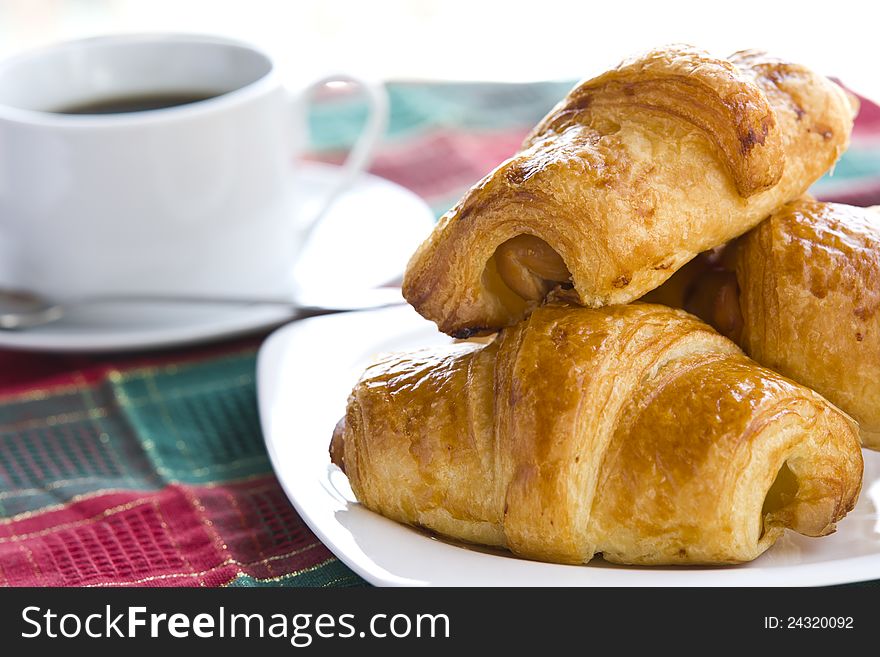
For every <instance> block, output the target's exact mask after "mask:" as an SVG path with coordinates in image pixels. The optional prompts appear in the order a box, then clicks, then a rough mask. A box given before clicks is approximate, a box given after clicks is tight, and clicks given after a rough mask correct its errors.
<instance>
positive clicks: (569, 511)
mask: <svg viewBox="0 0 880 657" xmlns="http://www.w3.org/2000/svg"><path fill="white" fill-rule="evenodd" d="M331 456H332V459H333V461H334V462H335V463H336V464H337V465H340V466H342V467H343V468H344V470H345V472H346V474H347V475H348V478H349V480H350V482H351V486H352V489H353V490H354V492H355V494H356V496H357V498H358V500H360V502H362V503H363V504H364V505H365V506H367V507H368V508H370V509H372V510H374V511H377V512H379V513H381V514H383V515H385V516H387V517H389V518H392V519H394V520H397V521H400V522H403V523H409V524H413V525H418V526H422V527H426V528H429V529H431V530H433V531H436V532H438V533H440V534H443V535H446V536H450V537H454V538H458V539H463V540H465V541H470V542H473V543H480V544H485V545H491V546H502V547H507V548H509V549H510V550H512V551H513V552H515V553H516V554H519V555H523V556H525V557H530V558H534V559H541V560H547V561H557V562H565V563H583V562H586V561H589V560H590V559H591V558H592V557H593V555H594V554H597V553H602V554H603V555H604V557H605V559H607V560H609V561H613V562H618V563H630V564H685V563H730V562H740V561H746V560H750V559H754V558H755V557H757V556H758V555H759V554H761V553H762V552H763V551H764V550H766V549H767V548H768V547H769V546H770V545H772V544H773V542H774V541H775V540H776V539H777V538H778V537H779V536H780V535H781V534H782V532H783V529H784V528H786V527H788V528H791V529H794V530H795V531H798V532H800V533H802V534H806V535H808V536H821V535H824V534H827V533H830V532H831V531H833V530H834V523H835V522H837V521H838V520H839V519H841V518H842V517H843V516H844V515H845V514H846V513H847V512H848V511H849V510H851V509H852V507H853V505H854V503H855V500H856V497H857V495H858V492H859V488H860V485H861V476H862V456H861V451H860V449H859V441H858V433H857V428H856V426H855V423H854V422H853V421H852V420H851V419H850V418H849V417H847V416H846V415H845V414H843V413H842V412H840V411H838V410H837V409H836V408H835V407H834V406H832V405H831V404H830V403H829V402H827V401H825V400H824V399H823V398H821V397H820V396H819V395H817V394H816V393H814V392H812V391H811V390H808V389H806V388H803V387H801V386H799V385H797V384H795V383H792V382H791V381H789V380H787V379H785V378H783V377H782V376H780V375H778V374H776V373H774V372H771V371H770V370H767V369H764V368H762V367H760V366H758V365H756V364H754V363H753V362H752V361H750V360H749V359H748V358H746V357H745V356H744V355H743V354H742V352H740V350H739V349H738V348H737V347H736V346H735V345H734V344H733V343H732V342H730V341H729V340H727V339H726V338H724V337H722V336H720V335H719V334H717V333H716V332H715V331H713V330H712V329H711V328H710V327H708V326H706V325H705V324H703V323H702V322H700V321H698V320H697V319H696V318H694V317H693V316H691V315H688V314H687V313H685V312H682V311H680V310H673V309H670V308H666V307H663V306H656V305H648V304H632V305H628V306H610V307H607V308H602V309H587V308H567V307H564V306H556V305H547V306H543V307H541V308H539V309H537V310H536V311H535V312H534V313H533V314H532V315H531V317H530V318H529V319H527V320H525V321H523V322H522V323H520V324H517V325H515V326H513V327H510V328H507V329H505V330H504V331H502V332H501V333H500V334H499V336H498V338H497V339H496V340H495V341H493V342H492V343H491V344H487V345H480V344H468V343H463V344H455V345H449V346H447V347H444V348H434V349H424V350H420V351H411V352H407V353H401V354H396V355H391V356H387V357H385V358H383V359H382V360H380V361H379V362H377V363H376V364H374V365H372V366H371V367H370V368H369V369H368V370H367V371H366V373H365V374H364V375H363V377H362V378H361V380H360V382H359V383H358V384H357V385H356V387H355V388H354V390H353V391H352V394H351V396H350V398H349V402H348V408H347V411H346V415H345V418H344V420H343V421H341V422H340V423H339V425H338V426H337V429H336V431H335V432H334V437H333V441H332V445H331Z"/></svg>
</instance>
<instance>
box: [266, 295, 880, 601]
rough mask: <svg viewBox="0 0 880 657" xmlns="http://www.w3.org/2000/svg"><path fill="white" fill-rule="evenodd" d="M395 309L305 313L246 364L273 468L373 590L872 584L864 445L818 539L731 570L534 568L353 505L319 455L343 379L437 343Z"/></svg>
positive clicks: (869, 474)
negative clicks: (252, 373)
mask: <svg viewBox="0 0 880 657" xmlns="http://www.w3.org/2000/svg"><path fill="white" fill-rule="evenodd" d="M448 342H449V338H448V337H446V336H445V335H441V334H440V333H439V332H438V331H437V329H436V327H435V326H434V324H432V323H431V322H428V321H426V320H424V319H422V318H421V317H419V316H418V315H417V314H416V312H415V311H414V310H413V309H412V308H410V307H408V306H406V307H398V308H388V309H383V310H375V311H369V312H359V313H346V314H343V315H332V316H328V317H316V318H312V319H306V320H303V321H301V322H296V323H294V324H291V325H290V326H285V327H284V328H282V329H280V330H278V331H276V332H275V333H274V334H272V336H270V337H269V339H268V340H266V342H265V343H264V344H263V347H262V348H261V350H260V355H259V359H258V361H257V400H258V403H259V407H260V422H261V424H262V426H263V435H264V436H265V440H266V446H267V448H268V450H269V456H270V457H271V459H272V465H273V466H274V468H275V473H276V474H277V475H278V479H279V481H280V482H281V485H282V486H283V488H284V490H285V492H286V493H287V496H288V497H289V498H290V500H291V502H293V504H294V506H295V507H296V510H297V511H298V512H299V514H300V516H302V518H303V520H305V521H306V523H308V525H309V527H311V528H312V531H314V532H315V534H317V536H318V538H320V539H321V541H323V542H324V544H325V545H326V546H327V547H328V548H330V550H332V551H333V552H334V553H335V554H336V556H337V557H339V558H340V559H341V560H342V561H344V562H345V563H346V564H348V565H349V566H350V567H351V568H352V570H354V571H355V572H357V573H358V574H359V575H361V576H362V577H364V578H365V579H366V580H368V581H369V582H371V583H373V584H378V585H386V586H387V585H398V586H399V585H440V586H792V585H794V586H818V585H828V584H843V583H846V582H857V581H865V580H871V579H880V520H878V509H880V453H878V452H871V451H868V450H865V451H864V457H865V478H864V483H863V486H862V493H861V497H860V498H859V501H858V504H857V505H856V508H855V509H854V510H853V511H852V512H851V513H850V514H849V515H848V516H847V517H846V518H844V519H843V520H842V521H841V522H840V523H839V524H838V527H837V532H836V533H835V534H833V535H831V536H827V537H824V538H807V537H805V536H800V535H799V534H795V533H793V532H786V534H785V535H784V536H783V537H782V538H781V539H780V540H779V541H778V542H777V543H776V545H774V546H773V547H772V548H770V549H769V550H768V551H767V552H766V553H764V554H763V555H761V556H760V557H758V558H757V559H755V561H752V562H751V563H747V564H742V565H740V566H725V567H691V568H688V567H678V568H644V567H624V566H613V565H610V564H608V563H606V562H604V561H602V560H601V559H594V560H593V561H591V562H590V563H589V564H587V565H584V566H566V565H560V564H550V563H539V562H536V561H528V560H526V559H518V558H516V557H513V556H512V555H510V554H509V553H502V552H493V551H491V550H482V549H479V548H474V547H467V546H464V545H457V544H455V543H453V542H451V541H449V542H447V541H441V540H438V539H436V538H433V537H431V536H429V535H428V534H426V533H424V532H420V531H417V530H415V529H413V528H411V527H405V526H404V525H399V524H397V523H395V522H392V521H391V520H388V519H387V518H383V517H382V516H380V515H378V514H376V513H373V512H372V511H368V510H367V509H365V508H364V507H363V506H361V505H360V504H358V503H357V501H356V500H355V497H354V495H353V494H352V492H351V488H350V487H349V485H348V479H347V478H346V477H345V475H344V474H343V473H342V471H341V470H340V469H339V468H337V467H336V466H335V465H331V463H330V457H329V454H328V447H329V444H330V436H331V434H332V433H333V427H334V426H335V425H336V422H337V421H338V420H339V418H340V417H342V414H343V413H344V411H345V401H346V399H347V397H348V393H349V392H350V390H351V387H352V385H353V384H354V383H355V381H356V380H357V379H358V377H359V376H360V375H361V373H362V372H363V369H364V367H365V366H366V365H367V364H368V362H369V361H370V360H372V359H373V358H374V357H375V355H376V354H378V353H381V352H385V351H393V350H396V349H407V348H412V347H423V346H430V345H435V344H445V343H448Z"/></svg>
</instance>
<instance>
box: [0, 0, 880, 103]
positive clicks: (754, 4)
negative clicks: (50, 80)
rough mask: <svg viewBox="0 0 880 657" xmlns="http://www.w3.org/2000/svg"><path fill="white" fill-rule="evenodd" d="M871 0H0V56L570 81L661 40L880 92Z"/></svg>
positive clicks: (875, 5)
mask: <svg viewBox="0 0 880 657" xmlns="http://www.w3.org/2000/svg"><path fill="white" fill-rule="evenodd" d="M878 19H880V2H877V1H876V0H861V1H854V0H825V1H824V2H822V1H812V0H803V1H801V2H783V1H779V0H775V1H774V0H725V1H724V2H711V1H709V0H704V1H702V2H696V1H685V0H680V1H675V0H669V1H666V2H664V1H662V0H661V1H658V2H628V1H626V0H618V1H616V2H615V1H614V0H611V1H608V0H606V1H605V2H601V3H596V2H556V1H552V0H530V1H520V0H507V1H506V2H502V1H491V0H482V1H481V0H447V1H445V2H444V1H442V0H324V1H319V0H299V1H298V0H0V57H2V56H5V55H9V54H11V53H14V52H16V51H18V50H21V49H24V48H29V47H33V46H38V45H42V44H45V43H49V42H51V41H54V40H58V39H66V38H74V37H80V36H89V35H94V34H101V33H107V32H126V31H129V32H130V31H155V30H174V31H190V32H207V33H215V34H222V35H227V36H233V37H238V38H240V39H244V40H247V41H251V42H254V43H257V44H259V45H261V46H262V47H264V48H265V49H267V50H269V51H270V52H272V53H273V54H274V55H275V56H276V57H278V58H279V60H280V62H281V63H282V65H283V66H284V69H285V70H286V71H287V73H288V75H289V76H290V77H291V81H292V82H294V81H296V80H297V79H300V78H302V79H305V78H307V77H312V76H314V75H315V74H318V73H323V72H327V71H329V70H333V69H345V70H348V71H352V72H357V73H361V74H367V75H372V76H375V77H379V78H385V79H389V78H441V79H468V80H535V79H569V78H579V77H585V76H587V75H592V74H594V73H597V72H599V71H601V70H604V69H605V68H607V67H609V66H611V65H613V64H615V63H616V62H617V61H618V60H620V59H621V58H623V57H624V56H626V55H629V54H632V53H635V52H639V51H641V50H645V49H647V48H650V47H652V46H655V45H659V44H662V43H669V42H674V41H683V42H688V43H693V44H695V45H698V46H701V47H704V48H706V49H709V50H711V51H713V52H714V53H715V54H719V55H725V54H729V53H730V52H733V51H735V50H739V49H743V48H764V49H768V50H772V51H774V52H776V53H779V54H781V55H784V56H787V57H790V58H792V59H794V60H795V61H800V62H803V63H805V64H808V65H811V66H813V67H815V68H817V69H818V70H820V71H822V72H824V73H827V74H829V75H835V76H838V77H840V78H841V79H842V80H843V81H844V82H846V83H847V84H849V85H850V86H851V87H853V88H854V89H856V90H858V91H860V92H862V93H865V94H867V95H870V96H873V97H875V98H880V70H878V62H880V56H878V42H880V20H878Z"/></svg>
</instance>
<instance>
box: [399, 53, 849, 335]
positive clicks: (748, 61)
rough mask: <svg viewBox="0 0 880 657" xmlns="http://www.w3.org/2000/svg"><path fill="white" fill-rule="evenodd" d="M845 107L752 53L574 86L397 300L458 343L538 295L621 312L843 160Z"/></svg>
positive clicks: (655, 57) (819, 82)
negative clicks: (610, 306)
mask: <svg viewBox="0 0 880 657" xmlns="http://www.w3.org/2000/svg"><path fill="white" fill-rule="evenodd" d="M854 111H855V109H854V101H852V100H851V99H850V97H848V96H847V94H846V93H845V92H844V91H843V90H842V89H841V88H840V87H838V86H837V85H836V84H834V83H833V82H831V81H829V80H827V79H826V78H824V77H821V76H819V75H817V74H815V73H813V72H811V71H810V70H808V69H806V68H804V67H802V66H799V65H797V64H792V63H789V62H783V61H779V60H776V59H772V58H769V57H767V56H765V55H762V54H759V53H754V52H742V53H738V54H736V55H734V56H732V57H731V58H730V59H729V60H724V59H716V58H713V57H710V56H709V55H708V54H706V53H704V52H702V51H699V50H695V49H693V48H690V47H686V46H671V47H667V48H663V49H658V50H654V51H651V52H649V53H647V54H646V55H644V56H642V57H640V58H638V59H634V60H630V61H626V62H624V63H623V64H621V65H620V66H619V67H618V68H616V69H614V70H612V71H609V72H607V73H605V74H603V75H601V76H599V77H597V78H594V79H592V80H587V81H585V82H582V83H581V84H579V85H578V86H576V87H575V88H574V89H573V90H572V91H571V92H570V93H569V94H568V96H566V98H565V99H563V100H562V101H561V102H560V103H559V104H558V105H557V106H556V107H555V108H554V109H553V110H552V111H551V112H550V113H549V114H548V115H547V117H546V118H545V119H544V120H543V121H541V123H540V124H539V125H538V126H537V127H536V128H535V129H534V131H533V132H532V134H531V135H530V136H529V137H528V138H527V139H526V140H525V143H524V144H523V146H522V149H521V150H520V152H519V153H517V154H516V155H514V156H513V157H512V158H510V159H509V160H507V161H506V162H504V163H502V164H501V165H500V166H499V167H498V168H496V169H495V170H494V171H492V172H491V173H490V174H489V175H487V176H486V177H485V178H484V179H483V180H481V181H480V182H479V183H477V184H476V185H475V186H474V187H473V188H472V189H471V190H470V191H469V192H468V193H467V194H466V195H465V196H464V198H463V199H462V200H461V201H460V203H458V205H456V206H455V207H454V208H453V209H451V210H450V211H449V212H448V213H446V215H445V216H444V217H443V218H441V220H440V222H439V223H438V225H437V227H436V229H435V230H434V232H433V234H432V235H431V236H430V237H429V239H428V240H427V241H426V242H425V243H424V244H422V246H421V247H420V248H419V249H418V251H417V252H416V253H415V255H414V256H413V257H412V259H411V260H410V263H409V266H408V268H407V272H406V276H405V278H404V286H403V290H404V296H405V297H406V298H407V300H408V301H409V302H410V303H412V305H413V306H414V307H415V308H416V309H417V310H418V311H419V312H420V313H421V314H422V315H424V316H425V317H426V318H428V319H431V320H433V321H435V322H436V323H437V325H438V326H439V328H440V329H441V330H442V331H444V332H446V333H449V334H450V335H453V336H456V337H467V336H469V335H473V334H484V333H489V332H492V331H495V330H497V329H499V328H501V327H504V326H508V325H511V324H513V323H515V322H517V321H519V320H520V319H522V318H523V317H524V316H525V315H526V314H527V313H528V312H530V311H531V310H532V309H533V308H534V307H535V306H537V305H539V304H540V302H541V301H543V300H544V298H545V297H546V296H547V295H548V293H549V294H550V295H552V296H555V297H558V298H561V299H564V300H566V301H568V302H572V303H577V304H581V305H585V306H590V307H599V306H603V305H606V304H620V303H627V302H629V301H632V300H634V299H637V298H639V297H640V296H642V295H643V294H644V293H646V292H647V291H649V290H651V289H653V288H655V287H657V286H659V285H660V284H661V283H663V281H665V280H666V279H667V278H668V277H669V276H670V275H672V273H673V272H675V271H676V270H677V269H679V268H680V267H681V266H682V265H684V264H685V263H686V262H688V261H689V260H690V259H691V258H693V257H694V256H695V255H696V254H698V253H700V252H701V251H705V250H707V249H710V248H713V247H715V246H717V245H720V244H722V243H724V242H726V241H728V240H730V239H732V238H734V237H736V236H737V235H740V234H742V233H744V232H746V231H747V230H749V229H750V228H752V227H753V226H755V225H756V224H757V223H758V222H759V221H760V220H762V219H763V218H765V217H766V216H767V215H768V214H769V213H770V212H772V211H773V210H774V209H775V208H777V207H778V206H780V205H782V204H783V203H785V202H787V201H789V200H791V199H793V198H796V197H797V196H799V195H801V194H802V193H803V192H804V191H805V190H806V189H807V187H808V186H809V185H810V184H811V183H812V182H814V181H815V180H816V179H818V178H819V177H820V176H821V175H822V174H823V173H824V172H825V171H826V170H827V169H828V168H829V167H830V166H831V165H832V164H833V163H834V162H835V161H836V160H837V158H838V156H839V155H840V154H841V152H843V150H844V149H845V148H846V145H847V143H848V139H849V134H850V131H851V128H852V119H853V115H854Z"/></svg>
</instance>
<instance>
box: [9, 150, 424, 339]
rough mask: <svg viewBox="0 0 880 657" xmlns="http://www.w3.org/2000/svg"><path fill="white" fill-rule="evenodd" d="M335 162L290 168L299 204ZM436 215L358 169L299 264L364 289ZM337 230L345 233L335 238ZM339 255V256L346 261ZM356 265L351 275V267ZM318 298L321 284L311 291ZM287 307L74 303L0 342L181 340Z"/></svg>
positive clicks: (401, 260) (222, 334)
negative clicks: (79, 306)
mask: <svg viewBox="0 0 880 657" xmlns="http://www.w3.org/2000/svg"><path fill="white" fill-rule="evenodd" d="M338 172H339V167H335V166H331V165H326V164H314V163H303V164H301V165H299V166H298V167H296V169H294V170H292V172H291V184H292V185H296V187H297V196H299V195H300V194H310V195H311V196H312V197H313V199H314V202H313V203H310V200H312V199H309V198H306V199H305V200H304V201H303V202H302V205H301V206H300V207H301V208H306V211H307V210H308V209H309V207H310V205H311V206H314V209H317V203H318V199H321V198H324V195H325V193H326V191H327V190H328V189H329V188H330V187H331V186H332V185H334V184H335V182H336V180H337V176H338ZM433 223H434V215H433V213H432V212H431V209H430V208H429V207H428V206H427V204H425V202H424V201H422V200H421V199H420V198H419V197H418V196H416V195H415V194H413V193H412V192H410V191H409V190H407V189H405V188H404V187H401V186H400V185H397V184H395V183H392V182H390V181H388V180H385V179H383V178H379V177H377V176H373V175H369V174H366V175H363V176H361V178H360V179H359V180H358V182H356V183H355V184H354V186H353V187H352V188H351V189H350V190H349V191H348V192H346V194H345V195H344V196H342V197H340V198H339V199H338V200H337V201H336V203H334V205H333V206H332V207H331V209H330V210H329V211H328V213H327V215H326V216H325V218H324V219H323V220H322V222H321V224H320V225H319V226H318V227H317V228H316V229H315V231H314V234H313V235H312V239H311V241H310V242H309V245H310V246H309V249H308V250H307V252H306V253H304V254H303V255H302V259H301V262H300V263H298V265H297V266H298V267H299V266H302V268H303V269H304V270H305V271H306V272H312V271H315V270H316V269H317V270H319V271H320V272H321V273H320V276H315V277H313V278H312V280H321V281H322V285H325V286H327V289H332V288H333V286H334V285H346V286H347V290H346V292H348V293H351V292H352V289H351V288H352V287H353V286H359V287H361V288H363V289H368V288H372V287H376V286H378V285H382V284H384V283H387V282H389V281H391V280H393V279H395V278H398V277H399V276H400V275H401V274H402V272H403V269H404V267H405V266H406V262H407V260H408V259H409V257H410V255H412V252H413V251H414V250H415V249H416V247H417V246H418V245H419V244H420V243H421V241H422V240H423V239H424V238H425V237H426V236H427V234H428V233H429V232H430V230H431V227H432V226H433ZM341 235H344V236H345V239H339V237H340V236H341ZM338 263H345V266H344V267H341V266H339V265H338ZM351 272H356V273H357V277H356V280H351V278H352V277H351V276H350V273H351ZM312 297H314V298H315V299H320V290H316V291H315V292H314V293H313V294H311V295H309V298H310V299H311V298H312ZM291 317H292V315H291V312H290V311H289V310H287V309H285V308H283V307H280V306H271V305H251V306H240V305H228V304H217V305H213V304H212V305H206V304H198V305H192V306H188V305H185V304H183V303H168V304H158V303H152V302H150V303H126V304H124V305H122V304H118V303H114V304H113V305H112V307H110V306H105V307H101V306H98V305H92V306H88V307H85V308H82V309H80V310H78V311H77V310H76V309H74V308H72V309H71V310H70V311H69V312H68V313H67V314H66V315H65V316H64V318H63V319H61V320H59V321H57V322H54V323H52V324H46V325H45V326H40V327H37V328H33V329H28V330H23V331H0V348H7V349H28V350H38V351H58V352H112V351H126V350H135V349H137V350H141V349H158V348H164V347H172V346H180V345H185V344H192V343H198V342H205V341H209V340H216V339H220V338H227V337H231V336H235V335H242V334H246V333H249V332H253V331H259V330H263V329H266V328H270V327H272V326H277V325H279V324H282V323H284V322H285V321H288V320H290V319H291Z"/></svg>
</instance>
